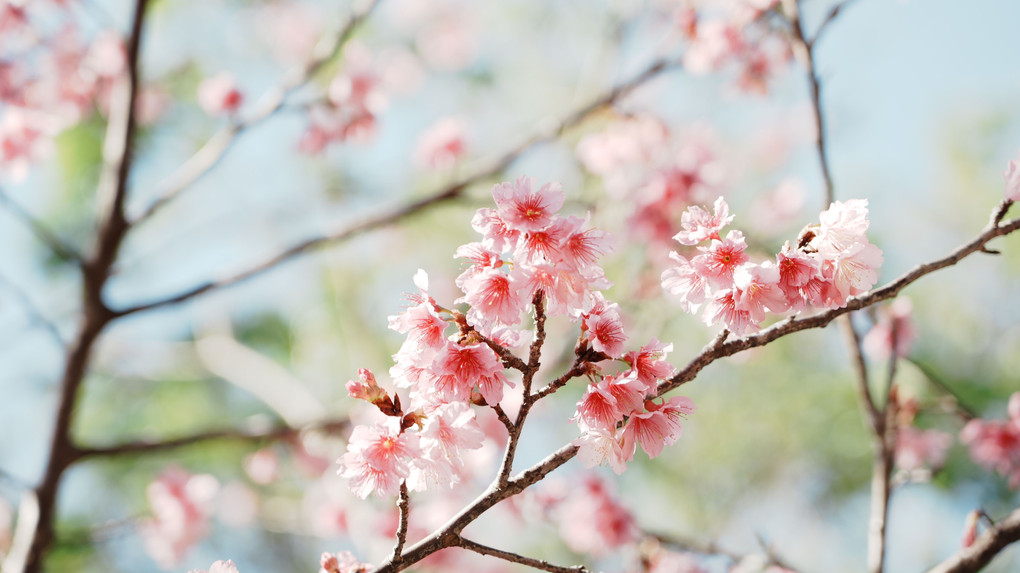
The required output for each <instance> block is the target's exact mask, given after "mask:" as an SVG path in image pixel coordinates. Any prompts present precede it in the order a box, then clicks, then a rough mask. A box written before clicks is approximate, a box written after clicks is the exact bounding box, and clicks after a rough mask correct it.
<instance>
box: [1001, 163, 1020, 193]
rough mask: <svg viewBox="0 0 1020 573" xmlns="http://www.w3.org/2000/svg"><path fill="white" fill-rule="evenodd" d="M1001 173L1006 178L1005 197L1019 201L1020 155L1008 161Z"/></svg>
mask: <svg viewBox="0 0 1020 573" xmlns="http://www.w3.org/2000/svg"><path fill="white" fill-rule="evenodd" d="M1002 175H1003V177H1005V178H1006V199H1009V200H1010V201H1020V157H1018V158H1017V159H1014V160H1012V161H1010V162H1009V163H1008V164H1007V165H1006V171H1005V172H1004V173H1003V174H1002Z"/></svg>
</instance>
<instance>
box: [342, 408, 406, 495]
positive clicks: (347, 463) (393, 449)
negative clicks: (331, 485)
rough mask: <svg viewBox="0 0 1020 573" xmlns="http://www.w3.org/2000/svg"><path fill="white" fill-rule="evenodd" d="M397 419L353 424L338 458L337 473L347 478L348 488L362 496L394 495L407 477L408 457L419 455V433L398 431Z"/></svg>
mask: <svg viewBox="0 0 1020 573" xmlns="http://www.w3.org/2000/svg"><path fill="white" fill-rule="evenodd" d="M396 422H398V421H397V420H394V419H392V418H391V419H389V420H387V421H386V422H385V423H379V424H375V425H374V426H371V427H369V426H355V428H354V432H353V433H352V434H351V438H350V441H349V443H348V446H347V453H346V454H344V455H343V457H342V458H341V459H340V465H341V466H342V468H341V469H340V471H339V474H340V475H341V476H342V477H345V478H348V479H350V485H351V490H352V491H353V492H354V494H355V495H357V496H358V497H360V498H362V499H364V498H366V497H368V496H369V494H372V493H375V494H376V495H377V496H379V497H384V496H389V495H394V494H396V493H397V488H398V487H399V486H400V482H401V481H402V480H403V479H406V478H407V475H408V472H409V471H410V464H411V460H412V459H413V458H415V457H417V456H418V455H420V450H419V448H418V436H417V435H416V434H409V433H406V432H401V431H400V428H399V423H396Z"/></svg>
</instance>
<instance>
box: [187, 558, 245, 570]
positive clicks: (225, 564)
mask: <svg viewBox="0 0 1020 573" xmlns="http://www.w3.org/2000/svg"><path fill="white" fill-rule="evenodd" d="M191 573H238V571H237V565H234V562H233V561H231V560H230V559H227V560H226V561H217V562H215V563H213V564H212V566H211V567H209V570H208V571H204V570H198V569H192V570H191Z"/></svg>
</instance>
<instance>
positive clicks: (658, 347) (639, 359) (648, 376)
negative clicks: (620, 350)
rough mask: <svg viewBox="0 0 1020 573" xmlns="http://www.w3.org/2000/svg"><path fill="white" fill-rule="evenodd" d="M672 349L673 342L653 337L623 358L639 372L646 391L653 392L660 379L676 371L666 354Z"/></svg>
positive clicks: (638, 374) (638, 376)
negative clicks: (661, 340)
mask: <svg viewBox="0 0 1020 573" xmlns="http://www.w3.org/2000/svg"><path fill="white" fill-rule="evenodd" d="M672 351H673V345H672V344H668V343H665V342H659V340H658V339H656V338H653V339H652V341H651V342H649V343H648V344H646V345H645V346H642V347H641V350H639V351H633V352H629V353H627V354H626V355H625V356H624V357H623V359H624V360H626V361H627V363H629V364H630V367H631V368H632V369H633V370H634V372H636V373H637V379H638V380H639V381H640V382H641V383H642V384H644V385H645V389H646V391H647V392H652V391H654V390H655V387H656V385H657V384H658V381H659V380H665V379H666V378H669V377H670V376H672V375H673V374H674V373H675V372H676V368H674V367H673V365H672V364H670V363H669V362H666V355H667V354H669V353H670V352H672Z"/></svg>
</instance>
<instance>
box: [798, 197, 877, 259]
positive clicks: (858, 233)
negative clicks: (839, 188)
mask: <svg viewBox="0 0 1020 573" xmlns="http://www.w3.org/2000/svg"><path fill="white" fill-rule="evenodd" d="M818 220H819V222H820V223H821V224H820V225H819V226H818V228H817V230H816V232H815V237H814V239H813V240H812V241H811V246H812V247H814V249H815V250H817V251H818V252H819V253H820V254H821V255H822V256H824V257H826V258H830V257H837V256H845V254H844V253H845V252H846V251H847V250H850V249H853V248H854V246H855V245H856V244H858V243H861V242H865V243H866V242H867V240H868V239H867V236H866V235H865V233H866V232H867V231H868V226H869V222H868V200H867V199H850V200H848V201H846V202H842V201H835V202H833V203H832V204H831V205H830V206H829V208H828V209H826V210H825V211H823V212H822V214H821V215H819V216H818Z"/></svg>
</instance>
